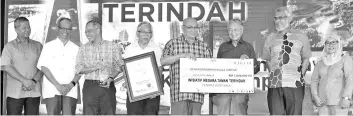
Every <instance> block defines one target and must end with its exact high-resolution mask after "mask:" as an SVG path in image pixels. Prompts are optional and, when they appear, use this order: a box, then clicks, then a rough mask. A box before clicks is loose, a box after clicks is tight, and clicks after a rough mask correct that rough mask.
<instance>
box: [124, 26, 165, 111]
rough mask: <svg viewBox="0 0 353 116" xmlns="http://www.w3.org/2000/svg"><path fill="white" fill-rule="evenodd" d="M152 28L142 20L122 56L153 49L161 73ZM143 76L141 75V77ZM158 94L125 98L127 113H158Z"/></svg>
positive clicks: (160, 53)
mask: <svg viewBox="0 0 353 116" xmlns="http://www.w3.org/2000/svg"><path fill="white" fill-rule="evenodd" d="M154 37H155V36H154V35H153V28H152V25H151V23H149V22H146V21H143V22H141V23H139V24H138V26H137V30H136V38H135V40H134V42H133V43H132V44H131V45H129V46H128V47H127V48H126V50H125V52H124V57H125V58H128V57H132V56H135V55H139V54H143V53H147V52H151V51H153V52H154V54H155V56H156V61H157V65H158V67H159V72H160V74H162V66H161V63H160V58H161V56H162V50H161V49H160V47H159V46H158V45H157V44H156V43H155V42H154ZM141 78H143V77H141ZM160 80H161V81H160V82H161V85H162V86H163V83H162V82H163V78H161V79H160ZM159 103H160V96H156V97H153V98H147V99H143V100H140V101H135V102H130V99H129V98H127V99H126V108H127V114H128V115H158V111H159Z"/></svg>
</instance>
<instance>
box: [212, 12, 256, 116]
mask: <svg viewBox="0 0 353 116" xmlns="http://www.w3.org/2000/svg"><path fill="white" fill-rule="evenodd" d="M243 30H244V27H243V23H242V21H241V20H239V19H232V20H230V21H229V22H228V34H229V38H230V41H227V42H224V43H222V44H221V45H220V47H219V50H218V53H217V58H232V59H233V58H236V59H239V58H240V59H249V58H251V59H253V60H254V63H253V64H254V74H256V73H257V72H258V71H259V70H258V68H257V60H256V55H255V50H254V48H253V47H252V45H251V44H250V43H248V42H246V41H244V40H243V38H242V36H243ZM212 98H213V103H214V104H215V105H216V106H217V112H218V114H220V115H229V114H230V113H231V112H230V111H231V109H230V108H231V106H233V107H234V114H236V115H247V109H248V101H249V95H248V94H246V93H234V94H233V93H218V94H215V96H213V97H212Z"/></svg>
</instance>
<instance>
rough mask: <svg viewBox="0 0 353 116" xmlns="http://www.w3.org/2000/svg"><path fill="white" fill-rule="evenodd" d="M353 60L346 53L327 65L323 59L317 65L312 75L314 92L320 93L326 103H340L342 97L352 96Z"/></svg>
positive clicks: (312, 89)
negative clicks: (337, 60)
mask: <svg viewBox="0 0 353 116" xmlns="http://www.w3.org/2000/svg"><path fill="white" fill-rule="evenodd" d="M352 64H353V61H352V58H351V57H350V56H349V55H345V56H343V57H342V59H341V60H340V61H339V62H336V63H335V64H332V65H326V64H325V63H324V62H323V61H322V60H321V61H319V62H318V63H317V64H316V65H315V69H314V72H313V74H312V76H311V91H312V94H317V95H319V97H320V99H321V100H322V101H323V102H324V103H325V105H339V102H340V101H341V100H342V97H349V98H351V96H352V89H353V66H352Z"/></svg>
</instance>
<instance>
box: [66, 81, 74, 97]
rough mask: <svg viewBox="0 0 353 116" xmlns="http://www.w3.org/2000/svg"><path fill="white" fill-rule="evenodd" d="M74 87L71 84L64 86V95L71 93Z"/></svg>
mask: <svg viewBox="0 0 353 116" xmlns="http://www.w3.org/2000/svg"><path fill="white" fill-rule="evenodd" d="M73 87H74V85H73V84H72V83H69V84H66V85H65V95H66V94H67V93H69V92H70V91H71V89H72V88H73Z"/></svg>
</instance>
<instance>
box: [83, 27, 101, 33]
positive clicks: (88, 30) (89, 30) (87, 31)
mask: <svg viewBox="0 0 353 116" xmlns="http://www.w3.org/2000/svg"><path fill="white" fill-rule="evenodd" d="M96 29H98V28H93V29H86V31H85V33H91V32H92V31H94V30H96Z"/></svg>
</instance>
